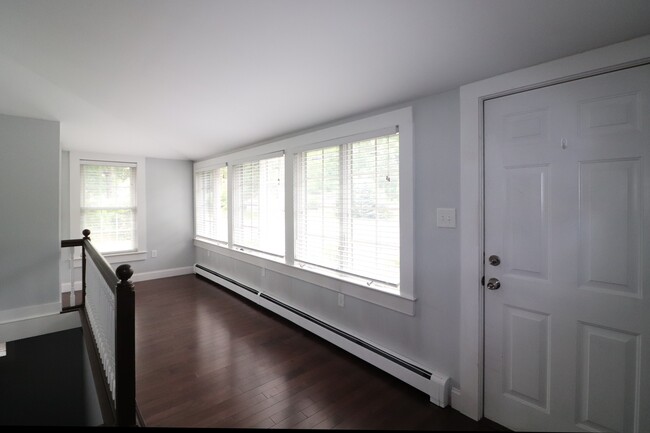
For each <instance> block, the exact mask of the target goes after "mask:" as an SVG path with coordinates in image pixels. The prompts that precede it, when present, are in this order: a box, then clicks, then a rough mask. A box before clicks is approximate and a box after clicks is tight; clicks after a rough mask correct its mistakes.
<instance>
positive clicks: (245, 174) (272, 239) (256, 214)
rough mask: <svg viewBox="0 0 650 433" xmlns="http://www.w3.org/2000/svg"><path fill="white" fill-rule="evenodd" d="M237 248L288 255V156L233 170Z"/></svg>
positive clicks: (245, 163) (273, 156) (234, 167)
mask: <svg viewBox="0 0 650 433" xmlns="http://www.w3.org/2000/svg"><path fill="white" fill-rule="evenodd" d="M232 176H233V187H232V189H233V212H232V215H233V245H234V246H236V247H240V248H244V249H251V250H255V251H259V252H263V253H268V254H272V255H275V256H283V255H284V155H279V156H278V155H271V156H267V157H265V158H262V159H258V160H254V161H247V162H244V163H241V164H236V165H234V166H233V174H232Z"/></svg>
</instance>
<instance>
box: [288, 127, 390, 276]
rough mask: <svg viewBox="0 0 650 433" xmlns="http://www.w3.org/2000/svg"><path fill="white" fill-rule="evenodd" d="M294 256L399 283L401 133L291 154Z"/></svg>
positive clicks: (308, 261)
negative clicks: (292, 163)
mask: <svg viewBox="0 0 650 433" xmlns="http://www.w3.org/2000/svg"><path fill="white" fill-rule="evenodd" d="M294 164H295V167H294V168H295V169H294V173H295V180H294V212H295V259H296V261H297V262H299V263H304V264H310V265H314V266H317V267H322V268H326V269H330V270H334V271H338V272H342V273H345V274H350V275H354V276H357V277H361V278H364V279H366V280H367V281H368V284H371V283H372V282H380V283H387V284H390V285H395V286H397V285H399V281H400V279H399V277H400V273H399V270H400V225H399V209H400V207H399V134H398V133H393V134H387V135H382V136H380V137H375V138H371V139H364V140H361V141H356V142H353V143H347V144H343V145H336V146H329V147H324V148H320V149H312V150H308V151H304V152H301V153H298V154H296V156H295V159H294Z"/></svg>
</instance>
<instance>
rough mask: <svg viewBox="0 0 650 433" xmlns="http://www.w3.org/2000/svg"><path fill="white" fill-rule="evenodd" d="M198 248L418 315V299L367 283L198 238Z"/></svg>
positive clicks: (410, 314)
mask: <svg viewBox="0 0 650 433" xmlns="http://www.w3.org/2000/svg"><path fill="white" fill-rule="evenodd" d="M194 246H196V247H199V248H203V249H205V250H207V251H209V252H214V253H217V254H221V255H224V256H227V257H230V258H233V259H236V260H240V261H242V262H246V263H249V264H252V265H255V266H258V267H260V268H262V269H268V270H271V271H274V272H278V273H280V274H283V275H286V276H289V277H292V278H297V279H299V280H302V281H306V282H308V283H311V284H315V285H317V286H320V287H323V288H325V289H328V290H331V291H334V292H337V293H342V294H344V295H348V296H352V297H354V298H357V299H361V300H363V301H366V302H370V303H373V304H376V305H379V306H381V307H384V308H388V309H390V310H394V311H398V312H400V313H403V314H407V315H409V316H414V315H415V298H412V297H407V296H404V295H402V294H399V293H396V292H395V291H389V290H382V288H379V287H377V288H371V287H368V286H367V285H366V284H363V283H359V282H358V281H354V280H352V279H344V278H343V277H340V278H339V277H333V276H330V275H326V274H324V273H320V272H317V271H316V270H314V269H307V268H302V267H300V266H297V265H295V266H294V265H288V264H286V263H284V262H283V261H282V259H276V258H274V257H273V258H269V257H267V256H265V255H262V254H254V253H252V252H242V251H238V250H236V249H231V248H228V247H227V246H224V245H223V244H219V243H216V242H210V241H207V240H205V239H198V238H194Z"/></svg>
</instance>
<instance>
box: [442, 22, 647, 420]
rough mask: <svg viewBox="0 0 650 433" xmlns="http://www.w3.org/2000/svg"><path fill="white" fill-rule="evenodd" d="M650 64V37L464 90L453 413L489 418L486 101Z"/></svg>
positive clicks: (461, 127) (461, 116)
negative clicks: (485, 353)
mask: <svg viewBox="0 0 650 433" xmlns="http://www.w3.org/2000/svg"><path fill="white" fill-rule="evenodd" d="M648 61H650V35H646V36H643V37H640V38H637V39H632V40H629V41H626V42H622V43H619V44H614V45H610V46H607V47H604V48H599V49H596V50H592V51H587V52H584V53H581V54H577V55H574V56H570V57H565V58H562V59H559V60H554V61H551V62H548V63H543V64H540V65H537V66H533V67H530V68H526V69H521V70H519V71H514V72H510V73H507V74H503V75H499V76H496V77H493V78H488V79H486V80H482V81H478V82H475V83H471V84H468V85H465V86H462V87H461V88H460V161H461V166H460V217H459V223H460V225H459V227H460V336H459V338H460V353H459V358H460V361H459V362H460V365H459V367H460V377H459V383H460V389H459V390H454V392H453V394H452V401H451V404H452V407H453V408H454V409H456V410H458V411H460V412H461V413H463V414H465V415H467V416H468V417H470V418H472V419H475V420H479V419H480V418H482V417H483V287H482V286H481V283H480V281H481V277H482V276H483V101H485V100H486V99H490V98H493V97H495V96H502V95H506V94H511V93H517V92H520V91H523V90H530V89H533V88H538V87H543V86H547V85H550V84H556V83H560V82H564V81H569V80H573V79H577V78H583V77H587V76H591V75H595V74H598V73H604V72H609V71H613V70H616V69H621V68H622V67H628V66H633V65H636V64H643V63H647V62H648Z"/></svg>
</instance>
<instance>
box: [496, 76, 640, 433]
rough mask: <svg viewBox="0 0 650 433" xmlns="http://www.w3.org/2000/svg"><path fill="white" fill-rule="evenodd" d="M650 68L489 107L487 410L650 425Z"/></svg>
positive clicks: (558, 422)
mask: <svg viewBox="0 0 650 433" xmlns="http://www.w3.org/2000/svg"><path fill="white" fill-rule="evenodd" d="M649 93H650V66H647V65H646V66H640V67H635V68H630V69H626V70H622V71H617V72H613V73H609V74H604V75H599V76H595V77H590V78H585V79H582V80H576V81H571V82H567V83H563V84H558V85H554V86H549V87H546V88H542V89H536V90H532V91H529V92H522V93H519V94H515V95H510V96H505V97H501V98H496V99H493V100H490V101H487V102H486V103H485V110H484V115H485V182H484V185H485V191H484V194H485V195H484V197H485V256H486V258H487V257H489V256H491V255H497V256H499V257H500V259H501V261H500V263H499V264H498V265H496V266H494V265H491V264H490V262H488V261H486V263H485V278H486V281H488V280H490V279H491V278H496V279H497V280H499V282H500V284H501V286H500V288H498V289H497V290H487V289H486V290H485V291H486V293H485V340H484V341H485V361H484V368H485V371H484V381H485V383H484V388H485V391H484V392H485V396H484V414H485V416H486V417H487V418H490V419H492V420H494V421H496V422H498V423H500V424H503V425H505V426H507V427H510V428H512V429H515V430H542V431H616V432H626V433H627V432H637V433H638V432H645V431H650V377H649V376H648V374H649V373H650V355H649V354H648V348H649V347H650V340H648V335H649V334H650V301H649V300H648V296H650V295H649V293H650V291H649V282H650V254H649V251H650V163H649V160H650V133H649V131H648V129H649V126H650V125H649V123H650V109H649V102H648V95H649Z"/></svg>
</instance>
